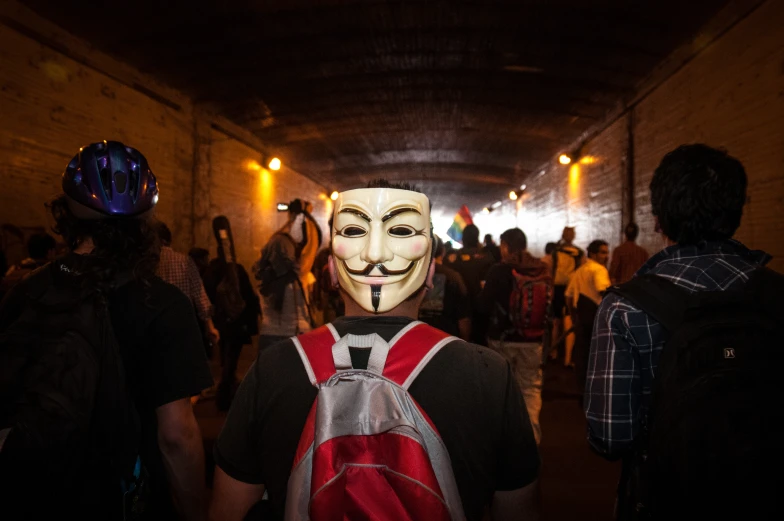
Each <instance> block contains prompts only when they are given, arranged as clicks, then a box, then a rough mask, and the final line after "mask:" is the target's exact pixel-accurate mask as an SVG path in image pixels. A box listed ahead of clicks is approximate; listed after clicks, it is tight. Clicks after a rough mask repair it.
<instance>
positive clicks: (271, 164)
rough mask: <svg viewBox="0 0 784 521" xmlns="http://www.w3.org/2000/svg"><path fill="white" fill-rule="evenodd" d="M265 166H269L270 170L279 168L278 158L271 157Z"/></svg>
mask: <svg viewBox="0 0 784 521" xmlns="http://www.w3.org/2000/svg"><path fill="white" fill-rule="evenodd" d="M267 166H268V167H269V169H270V170H280V159H278V158H277V157H273V158H272V159H270V160H269V163H267Z"/></svg>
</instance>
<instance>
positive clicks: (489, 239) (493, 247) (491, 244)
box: [484, 233, 501, 262]
mask: <svg viewBox="0 0 784 521" xmlns="http://www.w3.org/2000/svg"><path fill="white" fill-rule="evenodd" d="M484 250H485V251H487V252H488V253H489V254H490V255H492V256H493V259H494V260H495V262H501V249H500V248H499V247H498V245H497V244H496V243H495V241H493V236H492V235H490V234H489V233H486V234H485V247H484Z"/></svg>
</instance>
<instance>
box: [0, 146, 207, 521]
mask: <svg viewBox="0 0 784 521" xmlns="http://www.w3.org/2000/svg"><path fill="white" fill-rule="evenodd" d="M62 189H63V194H62V195H60V196H59V197H57V198H56V199H54V200H53V201H52V202H50V203H49V204H48V205H47V207H48V209H49V211H50V212H51V215H52V217H53V218H54V221H55V223H56V224H55V227H54V231H55V232H56V233H58V234H59V235H60V236H62V238H63V239H64V240H65V242H66V243H67V244H68V246H69V249H70V252H69V253H68V254H67V255H65V256H64V257H62V258H59V259H56V260H55V261H54V262H52V263H51V265H50V269H41V270H39V271H38V272H36V273H34V274H32V275H31V276H29V277H27V278H26V279H25V280H24V281H23V282H22V283H20V284H19V285H18V286H16V287H15V288H14V289H13V290H12V291H11V292H10V293H9V294H8V295H7V296H6V298H5V299H4V300H3V302H2V303H0V339H4V338H7V337H4V336H2V335H3V332H4V331H5V330H6V329H7V328H12V329H13V328H18V327H19V326H18V324H19V323H20V321H21V319H20V315H22V314H23V312H24V310H25V309H26V308H25V306H26V305H28V306H29V305H32V304H30V303H29V298H30V295H31V294H32V293H31V292H30V291H29V288H32V287H35V286H36V285H41V284H42V283H44V284H49V285H51V286H52V287H55V288H77V289H78V292H81V293H82V294H83V293H85V292H87V293H90V292H92V293H95V294H96V295H98V296H99V298H100V300H99V301H100V302H101V303H105V304H103V307H102V308H101V309H102V310H106V311H108V315H107V314H106V313H103V314H102V316H105V317H108V318H107V320H105V321H104V322H100V323H99V325H95V326H93V325H92V323H89V324H88V326H87V328H91V327H93V328H101V330H102V331H105V330H106V329H108V330H109V332H110V334H111V331H113V333H114V335H113V336H114V338H113V340H114V344H113V345H114V346H116V347H115V348H114V349H115V351H119V355H120V356H118V357H117V358H118V359H120V360H121V362H120V364H115V367H114V369H116V368H117V367H116V366H117V365H119V366H120V373H119V374H120V375H121V378H124V379H125V382H126V384H127V385H126V386H124V387H125V388H126V389H127V391H126V393H125V394H128V396H129V398H128V402H127V403H128V404H129V405H128V407H129V408H133V409H135V413H134V414H133V415H132V416H133V417H135V418H138V420H137V422H138V428H137V429H136V430H132V429H131V427H130V424H126V425H120V426H116V425H115V426H112V427H115V430H114V431H112V432H113V434H112V436H111V437H113V438H115V440H116V439H119V438H124V437H127V438H128V439H129V442H130V443H137V445H136V446H137V447H138V459H136V461H137V463H139V462H140V465H136V468H135V469H134V474H133V475H134V477H135V478H138V476H139V475H143V476H146V479H145V480H144V481H146V485H144V486H142V481H135V483H136V484H137V485H138V487H135V488H134V487H129V490H136V493H139V494H141V490H142V489H143V490H145V491H146V492H145V495H144V496H143V497H141V498H139V501H136V499H134V500H133V504H130V503H131V502H129V496H128V490H126V493H125V496H123V495H122V491H121V489H120V486H119V485H120V483H119V482H114V481H113V480H112V479H111V478H110V476H108V475H106V474H102V473H101V472H99V471H97V470H96V468H103V467H96V466H95V465H91V464H90V463H93V462H92V461H91V460H89V459H88V461H83V462H80V463H83V467H84V469H85V470H83V471H82V472H81V474H78V479H74V480H72V482H69V483H57V486H56V487H53V486H52V485H51V483H50V482H49V481H44V480H49V479H50V476H48V475H47V474H46V473H44V472H42V471H41V470H40V469H39V470H38V471H37V472H38V473H39V475H37V476H32V477H31V479H33V480H34V481H33V483H35V480H36V479H37V480H38V481H40V483H38V484H39V485H40V487H36V488H34V490H36V492H29V493H31V494H32V493H35V494H38V496H35V497H36V498H41V499H43V498H44V495H41V494H43V492H41V491H42V490H46V491H47V492H46V494H50V493H51V494H55V495H56V494H58V493H61V494H62V495H63V496H64V498H67V501H68V505H69V510H71V509H72V510H73V511H75V512H79V514H78V516H79V517H80V518H82V519H115V518H123V516H124V514H125V515H127V514H128V513H129V512H128V508H131V509H132V510H133V509H136V510H133V511H132V513H138V510H139V509H140V508H141V506H142V505H143V511H144V513H145V514H146V515H149V517H150V518H154V519H175V518H177V517H178V515H179V517H180V518H182V519H203V518H204V515H205V505H204V498H205V477H204V451H203V446H202V438H201V434H200V431H199V426H198V424H197V423H196V419H195V417H194V414H193V410H192V408H191V401H190V397H191V396H193V395H197V394H199V392H201V391H202V390H203V389H205V388H207V387H209V386H210V385H212V378H211V375H210V371H209V367H208V365H207V360H206V357H205V354H204V349H203V347H202V339H201V334H200V330H199V325H198V322H197V320H196V316H195V313H194V310H193V306H192V305H191V304H190V302H189V301H188V298H187V297H186V296H185V295H184V294H183V293H182V292H181V291H179V290H178V289H177V288H175V287H174V286H172V285H170V284H167V283H165V282H164V281H163V280H161V279H160V278H158V277H157V276H156V275H155V272H156V268H157V264H158V261H159V255H160V243H159V239H158V236H157V233H156V228H155V223H154V221H153V217H152V215H153V212H154V209H155V206H156V204H157V202H158V184H157V181H156V178H155V176H154V175H153V173H152V171H151V169H150V167H149V165H148V163H147V160H146V159H145V157H144V156H143V155H142V154H141V153H140V152H139V151H138V150H135V149H133V148H131V147H127V146H125V145H124V144H122V143H119V142H116V141H103V142H99V143H94V144H91V145H88V146H85V147H83V148H81V149H80V150H79V153H78V154H77V155H76V156H75V157H74V158H73V160H72V161H71V162H70V163H69V164H68V165H67V167H66V169H65V172H64V173H63V178H62ZM45 277H48V278H45ZM47 291H48V290H47ZM45 294H47V293H45ZM42 320H43V322H46V317H45V316H43V317H42ZM105 322H108V323H109V324H108V326H109V327H108V328H105V327H103V326H104V325H105ZM31 334H34V332H33V333H31ZM104 337H105V335H103V336H102V337H101V338H104ZM107 345H108V344H107ZM5 347H6V344H5V343H3V345H2V349H5ZM2 349H0V353H1V352H2ZM107 349H108V348H107ZM106 352H108V351H104V356H108V355H106V354H105V353H106ZM81 362H82V363H84V361H83V360H82V361H81ZM101 376H103V378H101ZM109 378H110V376H107V373H106V366H101V368H100V373H99V378H98V380H99V381H100V382H101V383H100V384H99V385H106V384H107V382H106V380H108V379H109ZM0 383H4V382H0ZM109 384H111V382H109ZM100 390H101V387H98V390H97V391H96V392H95V393H94V394H95V396H96V398H95V405H92V407H93V409H92V410H91V411H89V417H90V418H91V420H90V427H89V428H88V429H90V431H88V434H86V435H85V437H87V438H88V439H91V440H94V439H96V438H97V437H96V436H95V433H93V432H91V431H92V429H93V425H99V424H101V423H102V422H104V421H105V420H106V417H107V416H108V415H111V414H115V413H116V411H112V410H111V409H112V408H113V407H111V406H110V407H108V408H105V409H101V408H100V407H99V404H100V401H101V400H100V398H101V397H102V395H101V392H100ZM117 407H119V406H118V405H114V408H117ZM0 412H2V411H0ZM0 420H2V414H0ZM109 437H110V436H104V437H103V438H109ZM17 438H19V437H18V436H17ZM134 438H136V439H134ZM102 441H105V440H102ZM123 441H124V440H123ZM14 442H15V440H14V431H13V430H11V434H9V435H8V438H7V439H6V443H5V447H3V448H2V449H1V451H0V463H1V462H2V456H3V455H4V454H13V449H14ZM118 444H119V443H118ZM134 454H135V453H134ZM1 466H2V464H0V467H1ZM77 466H78V465H77ZM141 468H143V469H144V473H143V474H142V472H141V470H140V469H141ZM30 472H32V471H30ZM27 477H30V476H27ZM79 480H83V481H84V483H86V485H85V486H82V484H81V483H77V482H78V481H79ZM77 487H81V488H77ZM86 487H89V490H90V492H89V494H88V493H85V490H87V488H86ZM27 488H28V489H29V488H31V487H29V486H28V487H27ZM60 489H62V490H60ZM50 491H51V492H50ZM22 492H24V490H22ZM80 493H81V494H82V495H81V496H80ZM118 494H119V495H120V497H119V499H118V498H117V495H118ZM47 497H49V496H47ZM58 497H59V496H58ZM130 497H135V496H130ZM33 503H36V502H35V501H34V502H33ZM37 503H39V504H40V505H38V504H28V505H26V506H25V507H26V508H43V509H46V508H50V509H52V508H57V505H58V503H57V502H56V501H51V502H46V501H40V500H38V501H37ZM46 503H49V504H46ZM59 505H60V506H62V503H60V504H59ZM33 517H36V516H33ZM145 518H146V517H145Z"/></svg>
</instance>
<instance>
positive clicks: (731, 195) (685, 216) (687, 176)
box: [650, 144, 747, 244]
mask: <svg viewBox="0 0 784 521" xmlns="http://www.w3.org/2000/svg"><path fill="white" fill-rule="evenodd" d="M746 183H747V180H746V171H745V170H744V169H743V165H742V164H741V162H740V161H738V160H737V159H735V158H734V157H732V156H730V155H728V154H727V152H725V151H723V150H717V149H715V148H711V147H709V146H707V145H703V144H694V145H681V146H680V147H678V148H676V149H675V150H673V151H672V152H669V153H668V154H667V155H665V156H664V158H663V159H662V161H661V163H660V164H659V166H658V167H657V168H656V170H655V172H654V174H653V179H652V180H651V185H650V189H651V207H652V210H653V215H655V216H656V217H657V218H658V219H659V226H660V227H661V230H662V231H663V232H664V233H665V235H667V237H669V238H670V239H671V240H673V241H675V242H677V243H679V244H695V243H698V242H700V241H710V240H723V239H729V238H730V237H732V235H733V234H734V233H735V231H736V230H737V229H738V226H740V219H741V216H742V215H743V204H744V203H745V202H746Z"/></svg>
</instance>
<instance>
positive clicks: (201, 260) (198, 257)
mask: <svg viewBox="0 0 784 521" xmlns="http://www.w3.org/2000/svg"><path fill="white" fill-rule="evenodd" d="M188 256H189V257H190V258H191V259H192V260H193V263H194V264H196V267H197V268H198V269H199V275H200V276H202V277H204V273H205V271H206V270H207V268H209V266H210V252H209V250H207V249H206V248H197V247H194V248H191V249H190V251H189V252H188Z"/></svg>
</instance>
